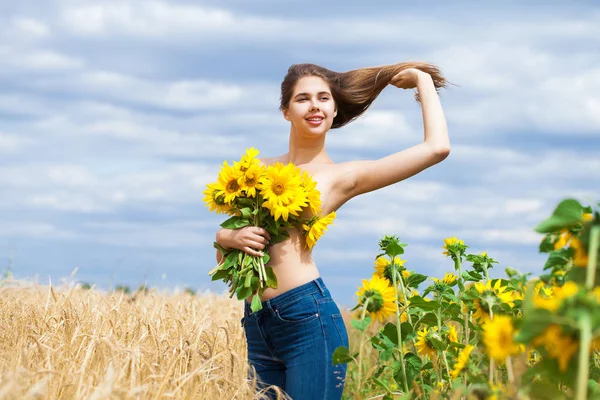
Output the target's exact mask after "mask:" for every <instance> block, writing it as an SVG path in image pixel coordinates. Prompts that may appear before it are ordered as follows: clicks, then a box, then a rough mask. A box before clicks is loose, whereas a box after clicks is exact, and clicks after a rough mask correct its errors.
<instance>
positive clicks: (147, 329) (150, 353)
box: [0, 282, 352, 399]
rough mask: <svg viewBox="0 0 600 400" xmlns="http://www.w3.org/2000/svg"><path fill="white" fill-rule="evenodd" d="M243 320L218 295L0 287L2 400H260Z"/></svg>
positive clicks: (233, 303) (235, 306) (239, 309)
mask: <svg viewBox="0 0 600 400" xmlns="http://www.w3.org/2000/svg"><path fill="white" fill-rule="evenodd" d="M242 315H243V304H242V303H241V302H240V301H239V300H236V299H235V298H234V299H230V298H229V297H228V296H227V295H226V294H222V295H217V294H212V293H204V294H197V295H192V294H189V293H169V292H159V291H156V290H150V291H147V292H143V291H139V292H136V293H133V294H125V293H123V292H112V293H105V292H102V291H98V290H95V289H93V288H92V289H91V290H88V289H83V288H81V287H80V286H77V285H65V286H64V287H52V286H41V285H33V284H30V285H28V284H18V283H15V282H13V284H6V283H4V284H0V399H57V398H58V399H82V398H83V399H168V398H175V399H260V398H264V396H262V395H261V393H260V392H257V391H256V390H255V385H256V382H255V381H253V380H248V379H247V374H248V364H247V358H246V357H247V350H246V342H245V336H244V331H243V329H242V327H241V325H240V319H241V318H242ZM344 317H345V320H346V323H347V326H348V325H349V321H350V314H349V313H348V312H345V316H344ZM351 341H352V338H351ZM347 389H348V388H347ZM346 392H347V391H346ZM282 398H283V397H282Z"/></svg>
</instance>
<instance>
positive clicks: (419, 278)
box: [406, 274, 427, 288]
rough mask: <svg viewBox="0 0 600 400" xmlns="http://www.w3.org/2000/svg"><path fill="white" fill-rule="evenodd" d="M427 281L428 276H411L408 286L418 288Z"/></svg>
mask: <svg viewBox="0 0 600 400" xmlns="http://www.w3.org/2000/svg"><path fill="white" fill-rule="evenodd" d="M426 279H427V276H425V275H421V274H411V275H409V276H408V278H407V279H406V286H408V287H413V288H416V287H418V286H419V284H420V283H421V282H423V281H425V280H426Z"/></svg>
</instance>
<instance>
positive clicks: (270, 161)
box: [257, 156, 283, 167]
mask: <svg viewBox="0 0 600 400" xmlns="http://www.w3.org/2000/svg"><path fill="white" fill-rule="evenodd" d="M257 160H258V161H259V162H260V163H262V164H263V165H264V166H265V167H268V166H269V165H273V164H275V163H276V162H278V161H279V162H283V156H277V157H261V158H257Z"/></svg>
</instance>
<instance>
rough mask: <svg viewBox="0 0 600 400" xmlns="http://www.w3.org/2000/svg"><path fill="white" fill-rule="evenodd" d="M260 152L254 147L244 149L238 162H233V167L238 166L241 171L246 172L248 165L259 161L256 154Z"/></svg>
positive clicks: (256, 163)
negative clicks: (244, 151) (244, 152)
mask: <svg viewBox="0 0 600 400" xmlns="http://www.w3.org/2000/svg"><path fill="white" fill-rule="evenodd" d="M258 153H260V152H259V151H258V150H256V149H255V148H254V147H250V148H248V149H246V154H244V155H243V156H242V159H241V160H240V161H239V162H234V163H233V165H234V167H236V168H238V169H239V170H240V171H241V172H246V171H247V170H248V169H249V168H250V166H252V165H258V163H259V161H258V159H257V158H256V156H257V155H258Z"/></svg>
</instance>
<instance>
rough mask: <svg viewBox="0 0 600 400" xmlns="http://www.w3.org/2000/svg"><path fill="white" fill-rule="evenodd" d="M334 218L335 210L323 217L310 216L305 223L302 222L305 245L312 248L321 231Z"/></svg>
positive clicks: (325, 228)
mask: <svg viewBox="0 0 600 400" xmlns="http://www.w3.org/2000/svg"><path fill="white" fill-rule="evenodd" d="M334 219H335V211H332V212H330V213H329V214H327V215H326V216H324V217H319V216H315V217H312V218H311V219H310V220H309V221H308V223H307V224H302V229H303V233H304V236H305V238H306V245H307V246H308V248H309V249H311V250H312V248H313V247H314V245H315V244H316V243H317V241H318V240H319V239H320V238H321V236H323V232H324V231H326V230H327V227H328V226H329V225H330V224H331V223H332V222H333V220H334Z"/></svg>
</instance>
